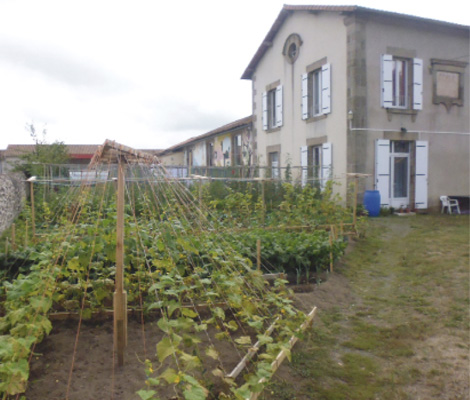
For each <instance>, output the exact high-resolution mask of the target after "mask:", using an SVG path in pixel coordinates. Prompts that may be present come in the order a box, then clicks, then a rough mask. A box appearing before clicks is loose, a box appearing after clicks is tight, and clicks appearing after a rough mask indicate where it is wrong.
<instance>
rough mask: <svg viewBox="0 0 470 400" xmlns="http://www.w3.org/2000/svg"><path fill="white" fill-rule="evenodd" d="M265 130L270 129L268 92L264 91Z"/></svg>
mask: <svg viewBox="0 0 470 400" xmlns="http://www.w3.org/2000/svg"><path fill="white" fill-rule="evenodd" d="M263 130H264V131H267V130H268V92H263Z"/></svg>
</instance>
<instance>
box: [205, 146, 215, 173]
mask: <svg viewBox="0 0 470 400" xmlns="http://www.w3.org/2000/svg"><path fill="white" fill-rule="evenodd" d="M206 146H207V147H206V156H207V163H206V165H207V166H208V167H213V166H214V142H212V141H211V142H207V145H206Z"/></svg>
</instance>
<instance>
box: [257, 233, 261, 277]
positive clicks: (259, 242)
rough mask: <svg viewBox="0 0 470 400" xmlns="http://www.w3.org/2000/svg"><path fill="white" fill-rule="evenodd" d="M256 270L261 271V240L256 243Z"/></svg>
mask: <svg viewBox="0 0 470 400" xmlns="http://www.w3.org/2000/svg"><path fill="white" fill-rule="evenodd" d="M256 268H258V271H261V239H258V240H257V241H256Z"/></svg>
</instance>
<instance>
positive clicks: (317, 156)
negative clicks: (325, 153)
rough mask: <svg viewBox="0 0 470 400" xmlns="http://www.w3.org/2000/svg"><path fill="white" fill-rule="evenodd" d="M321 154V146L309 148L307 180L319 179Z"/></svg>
mask: <svg viewBox="0 0 470 400" xmlns="http://www.w3.org/2000/svg"><path fill="white" fill-rule="evenodd" d="M321 152H322V146H310V147H309V148H308V165H309V171H308V175H309V178H313V179H320V178H321Z"/></svg>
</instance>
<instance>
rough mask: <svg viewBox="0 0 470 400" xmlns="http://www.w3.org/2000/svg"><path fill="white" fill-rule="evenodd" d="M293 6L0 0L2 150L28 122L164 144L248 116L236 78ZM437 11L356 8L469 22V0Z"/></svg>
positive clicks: (74, 134) (416, 6) (76, 138)
mask: <svg viewBox="0 0 470 400" xmlns="http://www.w3.org/2000/svg"><path fill="white" fill-rule="evenodd" d="M285 2H286V1H284V0H251V1H250V0H238V1H236V2H234V1H230V2H229V1H223V0H218V1H216V0H200V1H194V0H191V1H188V0H181V1H177V2H176V1H175V2H170V1H167V2H162V1H156V0H134V1H130V0H128V1H120V0H114V1H111V0H80V1H76V0H40V1H38V0H0V149H3V148H6V146H7V145H8V144H13V143H32V140H31V138H30V137H29V135H28V133H27V132H26V130H25V129H24V127H25V125H26V124H27V123H34V124H36V125H37V126H38V127H42V126H44V125H45V124H47V130H48V137H47V138H48V140H49V141H50V142H52V141H54V140H59V141H64V142H65V143H69V144H79V143H91V144H101V143H102V142H104V140H105V139H107V138H108V139H114V140H116V141H118V142H121V143H123V144H126V145H129V146H133V147H137V148H165V147H169V146H171V145H174V144H176V143H178V142H180V141H183V140H186V139H188V138H189V137H192V136H195V135H197V134H202V133H205V132H208V131H210V130H213V129H215V128H217V127H219V126H221V125H224V124H227V123H229V122H231V121H234V120H236V119H239V118H243V117H246V116H248V115H249V114H250V113H251V82H250V81H242V80H241V79H240V76H241V75H242V73H243V71H244V70H245V68H246V66H247V65H248V63H249V62H250V60H251V58H252V57H253V55H254V53H255V52H256V50H257V49H258V46H259V45H260V44H261V41H262V40H263V38H264V36H265V35H266V33H267V32H268V30H269V29H270V27H271V25H272V23H273V22H274V20H275V18H276V17H277V15H278V14H279V12H280V10H281V8H282V5H283V3H285ZM292 3H293V4H355V3H356V2H354V1H353V2H351V1H340V2H339V3H338V2H332V1H329V0H327V1H321V2H317V3H314V2H310V1H305V0H301V1H294V2H292ZM435 4H436V5H435V6H434V3H432V4H431V2H428V3H426V7H425V8H423V5H422V3H418V2H409V1H404V0H396V1H394V2H385V1H372V0H365V1H363V2H361V3H360V4H359V5H362V6H366V7H373V8H379V9H385V10H389V11H395V12H401V13H407V14H413V15H420V16H424V17H428V18H434V19H442V20H446V21H449V22H456V23H461V24H468V12H467V10H464V9H462V8H463V5H462V2H461V1H453V0H450V1H447V2H446V3H445V8H444V7H443V6H442V4H441V3H435ZM392 7H393V8H392ZM433 7H434V8H433Z"/></svg>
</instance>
